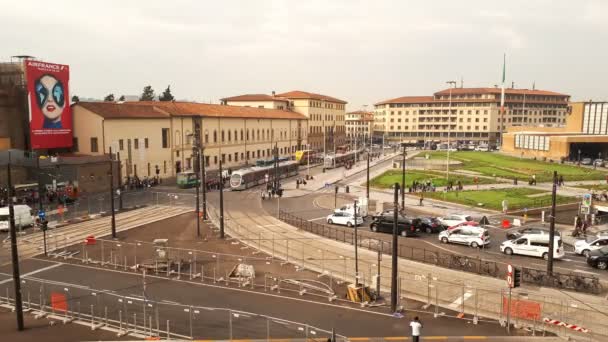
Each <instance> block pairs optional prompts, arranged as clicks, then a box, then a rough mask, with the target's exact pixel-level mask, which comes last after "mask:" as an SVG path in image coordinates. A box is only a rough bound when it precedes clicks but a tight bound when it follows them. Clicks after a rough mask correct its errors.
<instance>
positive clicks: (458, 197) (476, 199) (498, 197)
mask: <svg viewBox="0 0 608 342" xmlns="http://www.w3.org/2000/svg"><path fill="white" fill-rule="evenodd" d="M543 192H544V191H540V190H535V189H529V188H510V189H497V190H479V191H473V190H469V191H458V192H456V191H450V192H447V193H446V192H443V191H441V192H426V193H424V196H425V197H429V198H434V199H438V200H442V201H447V202H454V203H460V204H465V205H470V206H475V207H477V206H481V207H483V208H488V209H494V210H502V200H504V199H506V200H507V201H508V209H509V210H513V209H523V208H528V209H531V208H538V207H544V206H549V205H551V194H546V195H542V196H538V197H529V195H534V194H540V193H543ZM575 201H577V199H576V198H574V197H567V196H557V203H558V204H561V203H570V202H575ZM480 203H481V204H482V205H480Z"/></svg>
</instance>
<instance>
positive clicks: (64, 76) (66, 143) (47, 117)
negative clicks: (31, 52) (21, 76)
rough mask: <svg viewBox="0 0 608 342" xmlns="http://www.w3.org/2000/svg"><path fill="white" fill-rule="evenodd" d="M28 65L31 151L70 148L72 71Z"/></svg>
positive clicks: (31, 63)
mask: <svg viewBox="0 0 608 342" xmlns="http://www.w3.org/2000/svg"><path fill="white" fill-rule="evenodd" d="M25 63H26V64H25V74H26V77H27V91H28V97H29V107H30V141H31V145H32V149H46V148H59V147H71V146H72V109H71V108H70V94H69V89H68V84H69V81H70V67H69V66H67V65H61V64H53V63H45V62H40V61H33V60H28V61H26V62H25Z"/></svg>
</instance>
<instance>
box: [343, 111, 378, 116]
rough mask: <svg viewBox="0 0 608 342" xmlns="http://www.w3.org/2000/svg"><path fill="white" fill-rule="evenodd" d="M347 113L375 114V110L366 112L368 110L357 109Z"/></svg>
mask: <svg viewBox="0 0 608 342" xmlns="http://www.w3.org/2000/svg"><path fill="white" fill-rule="evenodd" d="M346 114H372V115H373V114H374V112H366V111H364V110H356V111H354V112H348V113H346Z"/></svg>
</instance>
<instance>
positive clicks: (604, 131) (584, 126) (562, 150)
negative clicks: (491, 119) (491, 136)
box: [501, 102, 608, 161]
mask: <svg viewBox="0 0 608 342" xmlns="http://www.w3.org/2000/svg"><path fill="white" fill-rule="evenodd" d="M501 149H502V151H503V152H505V153H509V154H513V155H516V156H522V157H536V158H547V159H551V160H555V161H558V160H562V159H566V160H579V159H580V158H591V159H596V158H599V159H608V102H573V103H570V107H569V114H568V117H567V120H566V125H565V126H563V127H537V126H520V127H511V128H509V130H508V132H507V133H505V134H504V140H503V144H502V147H501Z"/></svg>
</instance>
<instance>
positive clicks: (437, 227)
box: [412, 217, 447, 234]
mask: <svg viewBox="0 0 608 342" xmlns="http://www.w3.org/2000/svg"><path fill="white" fill-rule="evenodd" d="M412 223H413V224H414V227H415V228H416V230H417V231H420V232H425V233H427V234H437V233H439V232H441V231H444V230H445V229H446V228H447V227H446V226H444V225H443V224H442V223H441V221H439V220H438V219H436V218H434V217H417V218H415V219H413V220H412Z"/></svg>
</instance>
